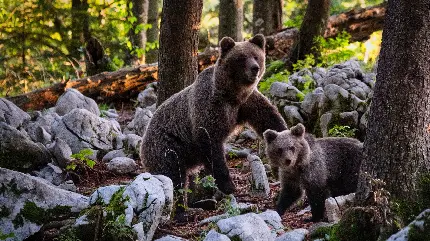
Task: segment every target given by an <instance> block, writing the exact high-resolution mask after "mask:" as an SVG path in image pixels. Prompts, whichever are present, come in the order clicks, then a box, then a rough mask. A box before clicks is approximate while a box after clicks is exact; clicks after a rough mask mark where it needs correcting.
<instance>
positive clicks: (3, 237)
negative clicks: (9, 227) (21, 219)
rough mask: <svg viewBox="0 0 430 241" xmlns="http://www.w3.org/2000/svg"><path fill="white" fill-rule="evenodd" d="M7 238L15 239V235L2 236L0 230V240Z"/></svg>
mask: <svg viewBox="0 0 430 241" xmlns="http://www.w3.org/2000/svg"><path fill="white" fill-rule="evenodd" d="M8 238H15V234H14V233H8V234H4V233H3V232H2V231H1V230H0V240H6V239H8Z"/></svg>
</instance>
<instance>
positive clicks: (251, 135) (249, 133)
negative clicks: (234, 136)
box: [239, 129, 258, 141]
mask: <svg viewBox="0 0 430 241" xmlns="http://www.w3.org/2000/svg"><path fill="white" fill-rule="evenodd" d="M239 136H240V137H241V138H244V139H248V140H254V141H255V140H257V139H258V135H257V133H255V131H253V130H250V129H247V130H244V131H242V133H240V135H239Z"/></svg>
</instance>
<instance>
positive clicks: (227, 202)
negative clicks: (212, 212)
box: [218, 196, 241, 217]
mask: <svg viewBox="0 0 430 241" xmlns="http://www.w3.org/2000/svg"><path fill="white" fill-rule="evenodd" d="M218 209H219V210H223V211H224V212H225V213H227V214H228V216H229V217H233V216H238V215H240V214H241V212H240V209H239V208H238V207H237V206H233V205H232V197H231V196H227V197H226V198H224V199H223V200H222V201H221V202H220V205H219V206H218Z"/></svg>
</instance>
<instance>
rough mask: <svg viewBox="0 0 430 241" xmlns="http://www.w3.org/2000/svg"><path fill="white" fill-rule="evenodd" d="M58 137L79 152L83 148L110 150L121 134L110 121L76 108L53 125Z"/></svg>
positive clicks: (75, 151) (73, 150)
mask: <svg viewBox="0 0 430 241" xmlns="http://www.w3.org/2000/svg"><path fill="white" fill-rule="evenodd" d="M52 131H53V133H54V135H55V137H56V138H60V139H62V140H64V141H65V142H66V143H67V144H68V145H69V146H70V148H71V149H72V152H73V153H77V152H79V151H80V150H82V149H85V148H90V149H94V150H103V151H110V150H112V149H113V143H112V142H113V140H114V139H115V138H116V137H117V136H119V135H120V134H121V132H120V130H118V129H117V128H116V127H115V126H114V125H113V124H112V123H111V122H110V121H108V120H106V119H104V118H101V117H98V116H97V115H95V114H93V113H91V112H89V111H88V110H85V109H74V110H72V111H71V112H69V113H68V114H66V115H65V116H63V117H62V118H61V119H60V120H57V121H55V122H54V123H53V125H52Z"/></svg>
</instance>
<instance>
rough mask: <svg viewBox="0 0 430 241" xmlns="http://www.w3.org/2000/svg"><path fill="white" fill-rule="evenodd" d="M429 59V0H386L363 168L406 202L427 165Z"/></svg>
mask: <svg viewBox="0 0 430 241" xmlns="http://www.w3.org/2000/svg"><path fill="white" fill-rule="evenodd" d="M429 60H430V8H429V2H428V0H417V1H401V0H390V1H388V7H387V16H386V18H385V24H384V31H383V35H382V47H381V54H380V57H379V62H378V75H377V77H376V85H375V92H374V97H373V100H372V105H371V109H370V116H369V121H368V126H367V134H366V140H365V142H364V153H365V159H364V160H363V163H362V167H361V171H362V173H363V172H367V173H369V174H370V175H371V176H372V177H374V178H380V179H382V180H384V181H385V182H386V184H387V186H386V189H387V190H388V191H389V192H390V193H391V197H392V198H393V200H395V201H396V200H397V201H406V203H408V204H413V203H416V201H417V200H416V198H417V189H416V187H417V181H418V179H419V176H420V174H423V173H425V172H428V171H429V169H430V160H429V155H430V128H429V127H430V125H429V123H430V121H429V120H430V62H429ZM364 180H365V179H364V178H362V179H361V181H360V183H359V189H358V193H357V194H358V197H359V198H360V199H361V200H362V199H364V198H365V197H366V191H367V190H368V189H367V187H368V183H366V182H365V181H364Z"/></svg>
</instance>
